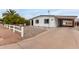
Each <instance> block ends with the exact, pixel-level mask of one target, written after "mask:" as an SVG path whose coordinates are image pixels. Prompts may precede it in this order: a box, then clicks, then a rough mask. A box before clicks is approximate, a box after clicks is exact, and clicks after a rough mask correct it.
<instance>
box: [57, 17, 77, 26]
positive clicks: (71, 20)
mask: <svg viewBox="0 0 79 59" xmlns="http://www.w3.org/2000/svg"><path fill="white" fill-rule="evenodd" d="M76 17H77V16H56V19H57V20H58V27H74V26H75V19H76Z"/></svg>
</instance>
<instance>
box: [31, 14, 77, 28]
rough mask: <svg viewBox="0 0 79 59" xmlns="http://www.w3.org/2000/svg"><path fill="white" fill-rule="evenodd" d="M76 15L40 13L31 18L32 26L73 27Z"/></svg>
mask: <svg viewBox="0 0 79 59" xmlns="http://www.w3.org/2000/svg"><path fill="white" fill-rule="evenodd" d="M76 18H77V16H55V15H40V16H36V17H34V18H32V24H33V26H42V27H63V26H64V27H65V26H66V27H67V26H68V27H74V26H75V19H76Z"/></svg>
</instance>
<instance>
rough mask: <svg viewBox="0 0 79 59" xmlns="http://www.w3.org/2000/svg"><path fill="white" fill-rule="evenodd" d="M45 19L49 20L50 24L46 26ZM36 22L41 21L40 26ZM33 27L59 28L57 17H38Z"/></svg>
mask: <svg viewBox="0 0 79 59" xmlns="http://www.w3.org/2000/svg"><path fill="white" fill-rule="evenodd" d="M44 19H49V24H44ZM36 20H39V23H38V24H36V23H35V21H36ZM33 26H43V27H57V23H56V19H55V17H37V18H35V19H33Z"/></svg>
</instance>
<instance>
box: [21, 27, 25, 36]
mask: <svg viewBox="0 0 79 59" xmlns="http://www.w3.org/2000/svg"><path fill="white" fill-rule="evenodd" d="M23 36H24V27H21V37H23Z"/></svg>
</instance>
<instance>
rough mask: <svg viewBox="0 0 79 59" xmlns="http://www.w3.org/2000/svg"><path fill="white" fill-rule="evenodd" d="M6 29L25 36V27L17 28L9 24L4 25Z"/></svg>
mask: <svg viewBox="0 0 79 59" xmlns="http://www.w3.org/2000/svg"><path fill="white" fill-rule="evenodd" d="M4 27H6V28H8V29H12V30H13V32H15V31H17V32H20V33H21V37H23V36H24V27H23V26H22V27H21V26H16V25H8V24H4Z"/></svg>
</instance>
